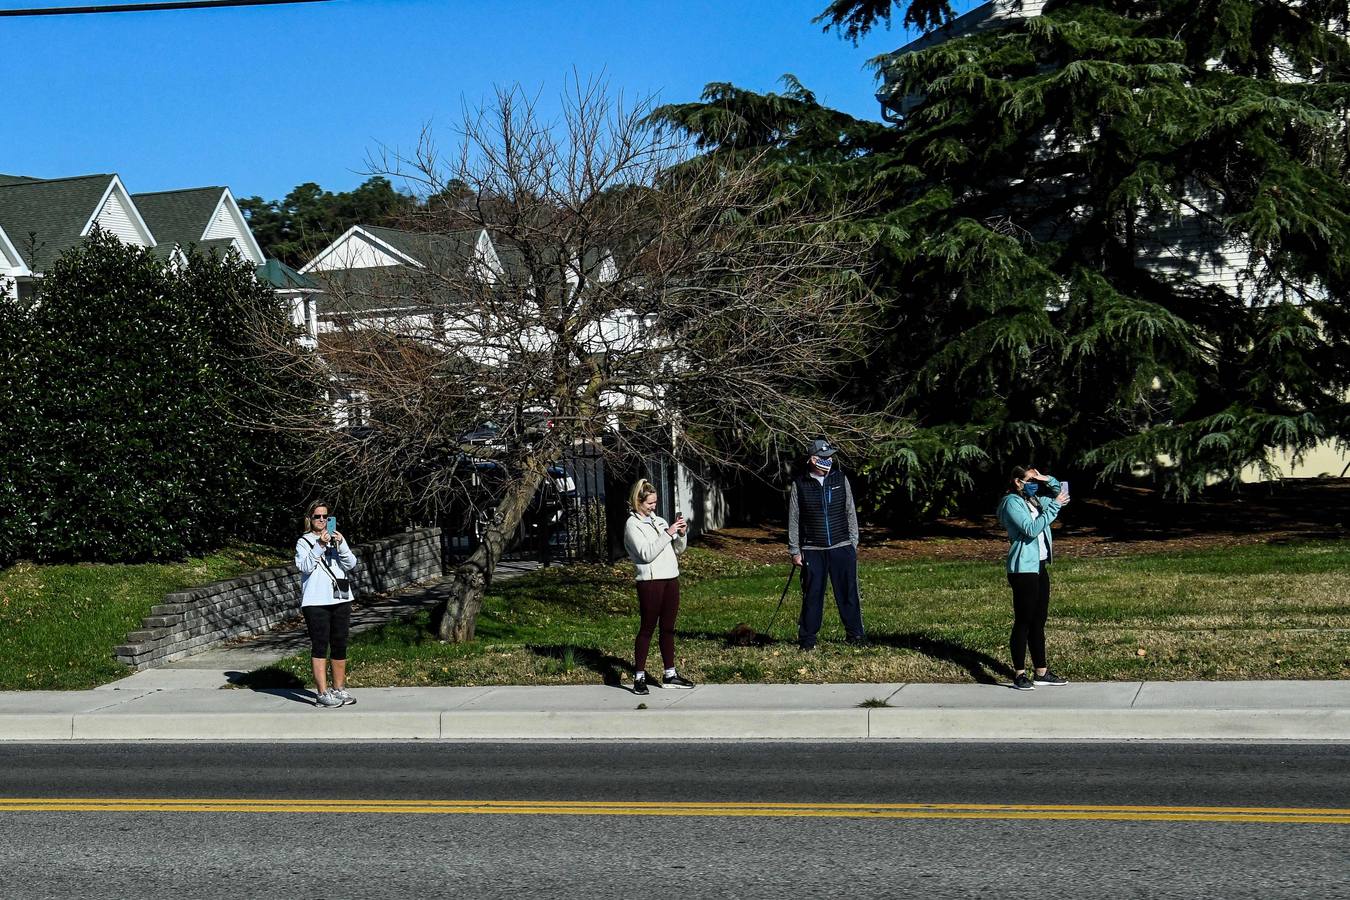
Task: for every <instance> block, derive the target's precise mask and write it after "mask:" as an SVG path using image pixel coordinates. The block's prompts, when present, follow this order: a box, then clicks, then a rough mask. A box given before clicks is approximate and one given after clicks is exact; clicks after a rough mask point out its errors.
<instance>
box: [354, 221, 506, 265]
mask: <svg viewBox="0 0 1350 900" xmlns="http://www.w3.org/2000/svg"><path fill="white" fill-rule="evenodd" d="M361 230H362V231H364V232H366V233H367V234H369V235H371V236H372V237H374V238H377V239H379V240H381V241H384V242H385V243H386V244H388V245H389V246H391V247H393V248H394V249H395V250H397V251H398V252H399V253H402V254H403V255H404V256H409V257H411V258H413V259H415V260H417V261H418V262H419V263H421V264H422V265H424V266H426V267H427V268H429V269H433V270H438V271H445V270H446V267H447V266H450V265H452V264H454V265H457V264H460V263H463V264H465V265H467V264H468V262H469V260H471V259H472V258H473V251H474V247H475V246H476V245H477V243H478V235H479V234H480V232H479V231H478V230H477V229H470V230H467V231H452V232H450V233H449V234H419V233H417V232H415V231H400V230H399V229H397V228H382V227H380V226H377V225H362V226H361Z"/></svg>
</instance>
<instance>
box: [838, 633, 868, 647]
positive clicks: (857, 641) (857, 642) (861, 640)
mask: <svg viewBox="0 0 1350 900" xmlns="http://www.w3.org/2000/svg"><path fill="white" fill-rule="evenodd" d="M844 643H846V644H848V645H850V646H852V647H866V646H868V645H869V644H870V643H871V642H870V641H868V640H867V635H864V634H860V635H858V636H857V637H851V638H844Z"/></svg>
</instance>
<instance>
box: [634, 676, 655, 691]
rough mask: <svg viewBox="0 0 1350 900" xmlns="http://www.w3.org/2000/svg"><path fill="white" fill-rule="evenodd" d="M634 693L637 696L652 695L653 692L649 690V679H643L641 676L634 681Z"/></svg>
mask: <svg viewBox="0 0 1350 900" xmlns="http://www.w3.org/2000/svg"><path fill="white" fill-rule="evenodd" d="M633 693H635V694H650V693H651V691H650V690H648V689H647V679H646V678H644V677H642V676H641V675H639V676H638V677H637V678H634V679H633Z"/></svg>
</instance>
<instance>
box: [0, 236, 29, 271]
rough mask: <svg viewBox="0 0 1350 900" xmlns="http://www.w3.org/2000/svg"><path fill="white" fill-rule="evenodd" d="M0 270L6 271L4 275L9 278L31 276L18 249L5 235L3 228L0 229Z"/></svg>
mask: <svg viewBox="0 0 1350 900" xmlns="http://www.w3.org/2000/svg"><path fill="white" fill-rule="evenodd" d="M0 269H6V270H8V271H6V272H5V274H6V275H9V276H22V275H28V274H31V273H30V272H29V271H28V265H27V264H26V263H25V262H24V260H23V256H22V255H21V254H20V253H19V248H18V247H15V246H14V242H13V241H11V240H10V239H9V235H7V234H5V229H3V228H0Z"/></svg>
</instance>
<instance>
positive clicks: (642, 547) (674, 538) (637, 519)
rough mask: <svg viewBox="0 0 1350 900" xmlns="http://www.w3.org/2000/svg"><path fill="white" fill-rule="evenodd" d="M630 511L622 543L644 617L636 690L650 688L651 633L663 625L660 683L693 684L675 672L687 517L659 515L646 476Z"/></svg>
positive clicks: (636, 656)
mask: <svg viewBox="0 0 1350 900" xmlns="http://www.w3.org/2000/svg"><path fill="white" fill-rule="evenodd" d="M628 499H629V503H630V505H631V506H632V512H631V513H630V514H629V516H628V524H627V525H625V526H624V532H623V544H624V547H625V549H627V550H628V558H629V559H631V560H632V561H633V568H634V570H635V577H636V579H637V594H638V609H639V611H640V613H641V616H642V622H641V625H640V626H639V627H638V633H637V640H636V641H635V642H634V644H633V669H634V671H633V693H635V694H645V693H648V690H647V652H648V650H649V649H650V648H651V643H652V632H653V631H655V630H656V628H657V625H658V624H659V625H660V627H661V632H660V645H661V662H662V663H663V664H664V665H665V674H664V677H663V678H662V679H661V686H662V687H669V688H691V687H693V686H694V683H693V682H692V681H690V680H689V679H688V678H685V677H683V676H682V675H680V674H679V673H678V672H677V671H675V617H676V616H678V615H679V613H680V563H679V560H678V559H677V558H676V557H677V556H678V555H679V554H681V553H683V552H684V551H685V548H686V547H687V546H688V540H687V537H686V535H687V534H688V531H689V527H688V525H687V524H686V523H685V521H684V516H682V515H678V514H677V515H676V516H675V522H674V523H673V524H671V523H667V522H666V520H665V519H663V518H661V517H660V516H658V515H657V514H656V501H657V496H656V488H655V487H653V486H652V483H651V482H650V481H647V480H646V479H645V478H644V479H640V480H639V481H638V482H637V484H635V485H633V490H632V492H631V493H630V494H629V497H628Z"/></svg>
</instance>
